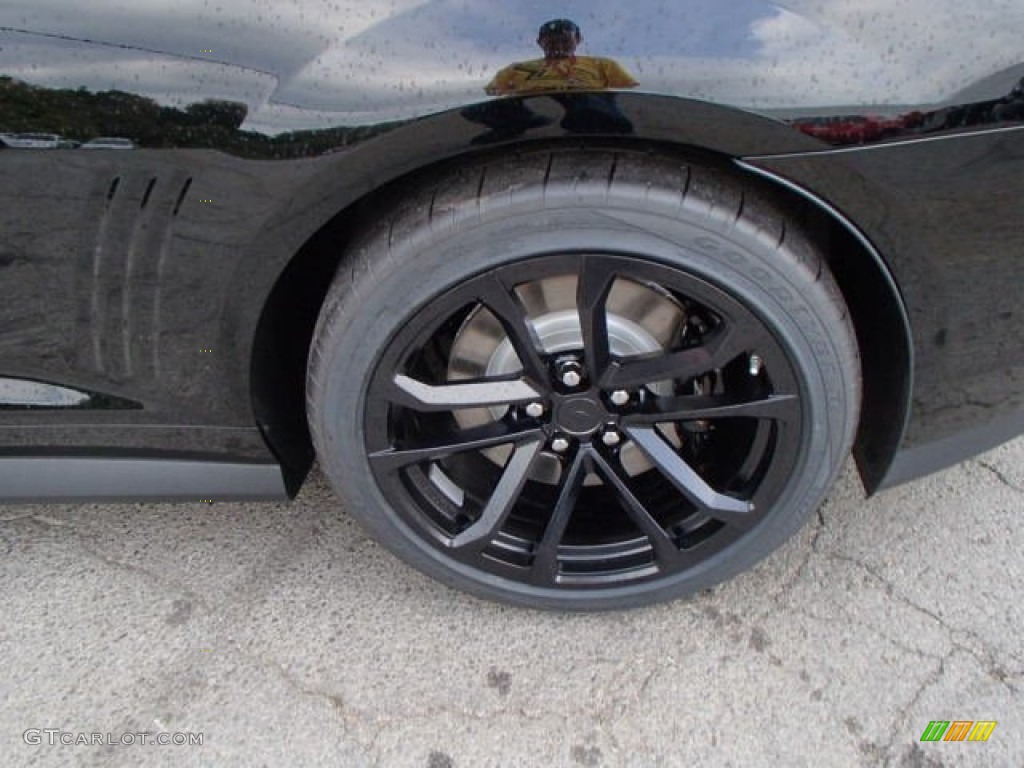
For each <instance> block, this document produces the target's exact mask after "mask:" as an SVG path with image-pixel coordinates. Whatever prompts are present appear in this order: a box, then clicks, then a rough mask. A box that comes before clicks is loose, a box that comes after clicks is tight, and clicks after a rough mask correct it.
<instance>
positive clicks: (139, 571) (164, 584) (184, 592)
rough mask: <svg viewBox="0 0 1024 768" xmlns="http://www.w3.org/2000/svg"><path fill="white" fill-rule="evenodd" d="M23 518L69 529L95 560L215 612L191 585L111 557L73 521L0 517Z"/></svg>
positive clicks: (35, 516) (31, 516) (19, 517)
mask: <svg viewBox="0 0 1024 768" xmlns="http://www.w3.org/2000/svg"><path fill="white" fill-rule="evenodd" d="M22 520H30V521H32V522H35V523H39V524H40V525H43V526H45V527H47V528H59V529H62V530H68V531H70V532H71V534H72V535H71V538H69V539H67V541H69V542H71V543H73V544H75V545H76V546H77V547H78V549H79V550H80V551H82V552H83V553H85V554H86V555H88V556H89V557H91V558H93V559H94V560H98V561H99V562H101V563H103V564H104V565H106V566H109V567H110V568H114V569H116V570H121V571H127V572H128V573H131V574H134V575H136V576H143V577H144V578H146V579H147V580H148V581H151V582H153V583H154V584H155V585H157V586H158V587H160V588H161V589H162V590H164V591H166V592H168V593H170V594H172V595H173V596H175V597H181V598H184V599H186V600H189V601H190V602H192V603H194V604H196V605H198V606H199V607H200V608H202V609H203V610H204V611H206V612H207V613H210V614H212V613H213V612H214V611H213V608H212V607H211V606H210V604H209V603H208V602H206V600H205V599H203V597H202V596H200V595H198V594H197V593H196V592H194V591H193V590H192V589H191V587H189V586H187V585H185V584H182V583H179V582H177V581H175V580H173V579H170V578H168V577H166V576H163V575H161V574H158V573H154V572H153V571H150V570H148V569H146V568H143V567H142V566H139V565H135V564H134V563H129V562H125V561H123V560H118V559H117V558H114V557H111V556H110V555H107V554H104V553H103V552H101V551H99V550H97V549H96V548H95V547H93V546H92V545H91V544H89V543H88V542H87V539H86V537H85V535H84V534H82V533H81V531H79V529H78V528H77V527H76V526H75V524H74V523H73V522H71V521H68V520H58V519H54V518H52V517H48V516H46V515H41V514H39V513H36V512H29V513H26V514H24V515H16V516H14V517H9V518H0V524H4V523H11V522H19V521H22ZM0 541H9V539H7V537H6V536H4V535H2V534H0ZM11 547H12V550H11V551H13V544H11ZM8 554H10V551H8Z"/></svg>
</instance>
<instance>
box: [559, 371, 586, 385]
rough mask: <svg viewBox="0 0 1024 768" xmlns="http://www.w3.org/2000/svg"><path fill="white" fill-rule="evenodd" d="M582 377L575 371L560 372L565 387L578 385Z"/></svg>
mask: <svg viewBox="0 0 1024 768" xmlns="http://www.w3.org/2000/svg"><path fill="white" fill-rule="evenodd" d="M581 381H583V379H582V378H581V377H580V375H579V374H578V373H576V371H566V372H565V373H563V374H562V383H563V384H565V386H567V387H578V386H579V385H580V382H581Z"/></svg>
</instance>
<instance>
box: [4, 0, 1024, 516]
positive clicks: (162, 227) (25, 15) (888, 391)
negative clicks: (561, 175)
mask: <svg viewBox="0 0 1024 768" xmlns="http://www.w3.org/2000/svg"><path fill="white" fill-rule="evenodd" d="M577 5H578V6H579V8H578V9H577V8H576V6H577ZM568 6H571V7H568V9H567V10H566V11H565V14H566V15H572V13H574V12H575V10H579V11H580V13H579V15H578V16H577V20H578V21H580V26H581V27H582V29H583V36H584V44H583V49H582V52H583V53H588V54H591V55H601V56H611V57H614V58H616V59H617V60H619V61H620V62H622V63H623V64H625V65H626V67H627V69H629V71H630V72H631V73H632V74H633V75H634V76H636V78H637V80H639V83H640V85H639V87H638V88H637V89H635V90H631V91H628V92H618V93H614V94H612V93H601V94H593V93H576V94H569V93H558V94H547V95H544V94H542V95H532V96H527V97H525V98H523V99H514V98H513V99H498V100H489V99H487V97H486V96H485V94H484V92H483V88H484V85H485V84H486V83H487V82H488V81H489V80H490V79H491V77H492V76H493V75H494V73H495V72H496V71H497V69H498V68H499V66H503V65H505V64H507V63H509V62H511V61H516V60H525V59H529V58H531V57H535V56H537V55H538V52H537V50H536V47H535V43H534V38H535V35H536V25H535V24H533V23H532V22H531V24H529V25H527V24H526V22H525V21H523V23H522V25H518V26H517V25H515V24H513V23H512V16H514V15H515V13H514V11H518V12H521V13H519V14H518V15H519V16H521V17H522V19H526V18H530V19H532V18H534V17H535V16H536V17H537V21H538V22H539V21H543V20H545V19H546V18H548V16H549V15H550V11H549V9H547V8H546V7H542V6H541V4H539V3H532V2H524V3H512V4H508V3H504V4H500V3H498V2H497V0H479V2H476V3H470V4H468V6H467V4H465V3H460V4H456V3H453V2H449V1H448V0H432V1H431V2H427V3H419V4H417V3H412V2H409V3H392V4H390V5H387V6H385V5H384V4H378V3H373V2H369V3H367V2H361V3H356V2H350V3H342V4H340V5H338V4H334V5H331V4H327V3H325V4H323V5H320V4H318V3H310V4H308V7H307V13H306V14H305V15H303V16H302V17H300V18H289V19H287V20H285V21H282V19H280V18H279V19H277V20H276V21H275V23H273V24H271V23H268V19H267V18H266V17H265V16H264V15H265V14H272V13H277V14H278V15H279V16H280V15H281V14H286V13H287V11H285V10H282V9H278V10H277V11H276V12H271V11H270V10H267V9H268V8H269V6H267V7H264V6H260V5H259V4H245V3H224V4H222V7H221V8H220V10H209V9H208V10H197V9H194V8H190V7H189V6H187V5H186V6H181V7H180V8H177V9H173V8H162V9H146V8H138V9H134V10H126V9H124V8H123V7H120V6H118V7H117V8H114V6H113V4H111V3H107V2H97V3H94V4H90V5H88V6H86V7H80V6H77V5H76V6H74V7H72V6H71V4H68V3H64V2H58V1H56V0H46V1H44V2H40V1H39V0H33V2H31V3H30V2H28V1H27V0H13V1H12V2H9V3H5V4H4V6H3V8H0V76H8V77H10V78H11V79H10V80H0V132H17V133H25V132H39V133H54V134H59V135H60V136H61V137H62V138H63V139H64V142H65V144H66V145H70V144H71V143H73V142H87V141H88V140H89V139H94V138H96V137H97V136H123V137H127V138H131V139H132V140H133V141H134V142H135V143H136V144H137V145H138V146H139V147H140V148H139V149H134V150H86V149H82V148H74V149H73V148H63V149H45V150H44V149H17V148H0V233H2V234H0V378H4V379H9V380H24V381H31V382H42V383H44V384H49V385H53V386H59V387H64V388H69V389H73V390H78V391H83V392H88V393H93V394H94V395H95V396H96V397H95V402H97V403H100V402H103V403H107V404H108V405H109V403H111V402H115V403H116V402H119V400H118V399H123V400H125V401H131V402H132V403H134V404H139V405H141V408H124V409H113V410H111V409H110V408H109V407H107V408H103V409H100V408H97V409H95V410H92V409H89V408H75V409H73V410H68V409H67V408H62V407H54V408H45V409H42V410H40V409H38V408H32V409H28V408H19V407H16V404H12V403H10V402H9V403H7V407H3V408H0V454H3V455H7V456H21V455H28V454H34V453H40V452H45V453H51V454H52V453H61V452H66V453H75V452H85V453H90V452H91V453H95V454H97V455H140V456H153V457H164V456H173V457H177V458H196V459H202V460H210V459H213V458H216V459H218V460H223V461H228V462H231V461H243V462H245V461H258V462H271V461H279V462H281V463H282V464H283V465H284V467H285V469H286V472H285V474H286V477H287V480H288V486H289V490H290V491H292V492H294V490H295V489H296V488H297V486H298V483H299V482H300V481H301V478H302V476H303V475H304V474H305V471H306V469H307V468H308V466H309V462H310V460H311V456H312V454H311V449H310V444H309V439H308V434H307V432H306V427H305V419H304V408H303V400H302V397H303V396H302V391H303V388H302V380H303V376H304V361H305V353H306V350H307V349H308V340H309V336H310V334H311V332H312V328H313V324H314V322H315V318H316V314H317V312H318V309H319V305H320V302H321V301H322V297H323V295H324V292H325V291H326V287H327V283H328V282H329V280H330V276H331V275H332V274H333V271H334V269H335V268H336V267H337V265H338V260H339V258H340V254H341V252H342V250H343V247H344V244H345V242H346V238H347V237H348V236H349V234H350V233H351V232H352V231H353V230H354V229H355V228H357V227H359V226H361V225H363V224H365V223H366V222H368V221H371V220H372V218H373V215H374V210H375V207H376V206H377V204H378V203H379V201H380V199H381V198H382V197H383V196H386V195H392V194H400V189H401V183H402V180H403V179H404V178H405V177H406V176H407V175H409V174H419V173H429V172H430V168H431V167H433V166H435V165H437V164H438V163H443V162H455V161H457V160H458V158H460V157H464V156H466V155H467V154H470V153H478V152H491V151H510V150H514V148H515V147H516V146H519V145H523V144H526V143H534V142H573V143H575V144H578V145H580V146H585V145H587V144H588V143H598V144H600V145H601V146H606V147H607V146H609V144H611V145H612V146H614V145H616V144H618V143H620V142H621V143H622V145H623V146H625V145H627V144H628V145H629V146H650V147H654V146H657V147H662V148H671V149H673V150H676V151H682V152H684V153H685V152H700V153H703V154H712V155H715V156H718V157H720V158H721V160H722V161H723V162H732V161H742V164H743V166H744V167H747V168H749V169H750V172H751V173H754V172H758V171H761V172H764V173H766V174H768V175H769V177H770V179H771V180H769V181H767V182H766V183H769V184H774V185H776V192H777V194H778V195H781V196H784V197H785V196H788V197H791V198H792V200H793V204H794V206H796V207H798V208H800V207H801V205H802V204H801V202H800V201H801V200H810V201H812V202H811V203H810V204H808V205H807V206H806V209H804V208H801V211H802V215H807V216H812V217H815V221H816V222H818V224H819V226H820V229H821V232H822V240H823V242H824V243H825V244H826V245H828V246H829V247H830V248H831V251H830V254H831V255H830V265H831V267H832V268H833V270H834V271H835V272H836V273H837V275H838V276H839V279H840V283H841V285H842V287H843V290H844V293H845V294H846V297H847V300H848V301H849V302H850V304H851V309H852V311H853V312H854V314H855V319H856V321H857V327H858V334H859V336H860V338H861V343H862V346H866V347H867V348H868V350H869V351H868V352H867V353H866V355H865V358H866V360H867V361H868V363H869V364H870V371H869V373H868V375H867V381H866V384H867V387H868V392H867V395H866V404H865V419H864V423H862V425H861V433H860V437H859V440H858V458H859V460H860V464H861V468H862V471H864V473H865V477H866V480H867V484H868V486H869V487H870V488H874V487H876V486H878V485H879V484H881V483H883V482H885V476H886V472H887V471H888V470H889V468H890V464H891V462H892V461H893V457H894V454H895V451H896V449H897V447H899V448H900V449H902V451H903V454H900V455H909V452H914V453H913V455H914V456H917V457H919V456H921V455H922V454H924V455H927V453H928V446H930V445H935V446H941V448H939V447H937V448H936V450H935V451H934V456H936V457H941V458H940V459H936V460H934V461H931V462H929V460H927V459H924V460H918V459H915V462H913V463H914V466H917V467H919V468H920V469H919V471H924V470H926V469H930V468H934V467H935V466H939V465H941V464H943V463H948V462H949V461H952V460H955V459H956V458H958V457H960V458H962V457H963V456H966V455H967V454H969V453H970V452H971V451H973V450H976V449H978V448H980V447H987V444H988V442H991V440H992V439H995V438H994V437H984V436H981V435H986V434H987V435H990V436H991V435H994V434H995V432H993V431H991V430H989V431H988V432H986V430H985V426H986V425H995V426H996V427H998V426H1000V425H1005V423H1007V422H1008V421H1010V420H1012V419H1015V418H1019V414H1020V413H1021V412H1022V411H1024V323H1022V322H1021V314H1020V307H1021V306H1022V305H1024V283H1022V282H1021V281H1020V275H1021V274H1022V273H1024V269H1022V268H1024V255H1022V254H1024V233H1022V231H1021V229H1020V227H1019V225H1018V224H1017V221H1018V219H1019V213H1020V210H1021V209H1020V203H1019V201H1020V199H1022V193H1024V173H1022V171H1024V129H1022V128H1020V127H1018V126H1019V124H1020V119H1021V117H1022V114H1021V111H1020V110H1019V109H1018V108H1017V103H1018V100H1017V99H1016V97H1015V96H1014V88H1015V86H1016V85H1017V83H1018V81H1019V80H1020V77H1021V75H1022V74H1024V66H1022V65H1019V64H1018V63H1017V62H1015V61H1014V60H1013V58H1012V56H1013V55H1014V51H1013V50H1010V47H1009V46H1006V50H1003V48H1001V47H1000V45H998V43H992V42H988V43H987V44H986V45H985V46H978V45H976V44H975V40H973V39H972V38H971V36H970V35H969V34H965V33H964V30H965V26H964V25H976V28H977V29H979V30H985V33H986V35H987V36H988V37H987V38H986V39H987V40H988V39H990V38H991V39H994V40H996V41H999V40H1001V39H1002V38H1001V36H1002V35H1003V34H1004V30H1013V29H1019V28H1020V25H1021V23H1024V8H1018V7H1017V5H1016V4H1012V3H1008V4H1005V5H1004V6H1003V7H1000V8H995V9H993V10H990V11H975V12H973V13H972V14H971V15H970V19H966V18H964V17H962V16H963V13H964V12H962V11H960V10H958V8H957V7H956V6H955V5H954V4H953V3H949V4H942V3H939V4H936V3H934V2H933V3H928V4H924V3H922V4H920V7H917V6H916V5H915V4H913V3H911V4H907V5H906V7H903V6H901V7H900V8H894V9H893V10H892V11H891V12H887V14H882V15H881V17H879V14H878V12H877V11H871V10H870V9H869V6H868V4H865V10H864V12H863V13H861V14H860V15H859V16H858V12H857V9H856V6H855V5H854V6H852V9H853V10H851V11H849V12H848V13H845V12H844V13H843V14H838V15H837V16H836V17H835V18H832V17H829V16H828V11H827V10H822V9H820V8H817V9H816V8H815V7H813V6H812V5H811V4H802V3H795V4H787V10H783V9H781V8H780V7H778V6H775V5H774V4H771V3H766V2H762V1H761V0H746V2H742V3H738V4H734V5H731V6H728V7H726V6H724V5H723V4H720V3H717V2H714V3H712V2H710V1H709V2H704V1H703V0H701V1H700V2H697V1H694V2H685V3H678V4H668V3H657V2H640V3H634V4H631V11H630V15H629V20H628V23H627V22H624V21H623V20H622V19H621V18H620V17H619V16H618V15H617V14H619V12H620V11H619V9H620V4H612V3H603V2H599V3H589V4H587V5H586V7H584V6H583V5H582V4H579V3H577V4H575V5H574V4H573V3H569V4H568ZM945 6H948V7H945ZM467 7H468V8H469V10H468V11H466V12H462V11H459V8H467ZM924 11H927V13H924ZM467 13H468V16H467V15H466V14H467ZM560 13H561V11H560ZM371 14H372V15H371ZM510 14H512V16H510ZM584 19H585V21H584ZM921 25H924V29H926V30H930V31H931V33H932V36H933V38H934V40H933V42H932V44H931V45H932V48H936V47H937V48H938V49H939V50H938V52H936V51H934V50H932V48H929V46H927V45H925V44H923V43H921V42H920V38H921V37H922V34H921V33H922V29H921ZM957 25H959V31H958V32H957V33H956V34H950V33H949V32H948V29H949V28H951V27H952V28H956V27H957ZM638 26H639V27H642V29H636V27H638ZM353 27H359V30H358V31H353ZM617 29H618V30H619V31H618V32H616V31H615V30H617ZM908 30H909V32H908ZM751 34H753V36H754V38H755V40H757V41H758V45H760V46H761V47H760V48H758V49H756V50H754V49H752V48H751V45H752V43H751V42H750V36H751ZM936 36H937V37H936ZM887 40H888V41H890V42H892V41H903V43H904V44H903V45H902V47H900V48H899V49H898V52H896V53H893V52H892V50H891V49H890V52H889V53H885V52H884V48H885V44H886V41H887ZM908 41H909V42H908ZM837 46H839V48H837ZM842 46H846V47H845V48H843V47H842ZM467 51H475V52H476V53H477V54H478V56H479V62H480V63H476V62H473V61H469V60H468V59H467V58H466V56H468V54H467V53H466V52H467ZM841 51H845V54H846V55H843V56H840V55H839V53H840V52H841ZM873 55H874V56H876V58H875V59H874V60H873V59H872V56H873ZM915 57H916V58H915ZM43 62H45V63H46V66H42V63H43ZM430 62H433V64H434V66H433V68H430V67H428V66H427V64H429V63H430ZM948 62H952V63H953V64H955V66H948V65H947V64H948ZM79 87H84V88H85V89H86V90H85V91H77V90H76V89H77V88H79ZM211 100H213V101H211ZM12 143H13V144H17V143H18V142H17V141H16V140H14V141H12ZM23 143H24V142H23ZM837 146H841V147H843V148H842V149H836V148H835V147H837ZM876 256H877V259H876ZM892 285H895V286H896V289H893V288H891V287H890V286H892ZM897 290H898V293H896V291H897ZM905 317H906V318H909V326H907V325H905V324H904V318H905ZM908 334H911V336H908ZM908 338H912V342H905V341H904V340H906V339H908ZM908 403H909V404H910V407H909V408H908V407H906V406H907V404H908ZM904 422H905V423H906V430H905V431H904V428H903V427H904ZM968 429H970V430H971V434H972V435H974V436H975V437H974V438H973V440H971V441H967V440H966V439H965V441H964V442H963V443H962V444H961V446H960V447H961V449H962V450H960V451H952V452H951V450H950V442H949V441H954V442H956V441H957V437H956V436H957V435H960V434H962V433H963V432H964V430H968ZM997 431H998V430H997ZM1003 432H1005V429H1004V430H1003ZM999 434H1002V432H1000V433H999ZM897 464H900V459H898V458H897ZM905 465H906V462H904V463H903V464H900V466H905ZM913 473H914V471H912V470H900V472H898V473H896V474H894V475H893V477H898V479H901V480H902V479H907V477H909V476H912V475H913ZM0 496H3V489H2V488H0Z"/></svg>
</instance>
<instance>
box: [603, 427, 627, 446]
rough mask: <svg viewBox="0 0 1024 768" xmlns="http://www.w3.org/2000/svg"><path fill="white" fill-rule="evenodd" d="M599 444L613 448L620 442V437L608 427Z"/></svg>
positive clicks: (612, 428)
mask: <svg viewBox="0 0 1024 768" xmlns="http://www.w3.org/2000/svg"><path fill="white" fill-rule="evenodd" d="M601 442H602V443H604V444H605V445H607V446H608V447H609V448H614V447H615V446H616V445H618V444H619V443H621V442H622V436H621V435H620V434H619V433H618V432H617V431H616V430H615V428H614V427H608V428H607V429H606V430H605V431H604V434H603V435H601Z"/></svg>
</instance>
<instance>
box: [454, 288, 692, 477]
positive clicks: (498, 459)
mask: <svg viewBox="0 0 1024 768" xmlns="http://www.w3.org/2000/svg"><path fill="white" fill-rule="evenodd" d="M576 283H577V279H576V276H575V275H565V276H561V277H555V278H547V279H544V280H537V281H534V282H530V283H525V284H523V285H520V286H518V287H517V288H516V293H517V294H518V295H519V299H520V301H521V302H522V304H523V307H524V309H525V310H526V315H527V318H528V320H529V322H530V325H531V326H532V329H533V332H534V334H535V336H536V338H537V339H538V341H539V342H540V345H541V347H542V349H543V350H544V352H545V354H547V355H558V354H563V353H570V352H579V351H580V350H582V349H583V331H582V329H581V326H580V318H579V312H578V310H577V308H576ZM605 315H606V317H605V322H606V325H607V329H608V340H609V349H610V351H611V354H612V355H614V356H616V357H619V358H625V357H631V356H635V355H644V354H649V353H652V352H661V351H664V350H666V349H669V348H671V347H672V345H673V343H675V342H677V340H678V339H679V334H680V331H681V329H682V328H683V327H684V325H685V323H686V320H687V314H686V310H685V308H684V307H683V306H682V305H681V304H680V303H679V302H678V301H677V300H676V299H675V298H674V297H672V296H671V295H670V294H668V293H667V292H665V291H663V290H661V289H660V288H659V287H658V286H653V285H643V284H640V283H637V282H634V281H632V280H624V279H621V278H620V279H617V280H616V281H615V283H614V284H613V286H612V288H611V290H610V291H609V294H608V298H607V301H606V303H605ZM520 370H522V364H521V363H520V361H519V357H518V356H517V355H516V352H515V349H514V348H513V346H512V343H511V342H510V341H509V339H508V337H507V335H506V333H505V330H504V328H503V327H502V325H501V323H499V322H498V320H497V319H496V318H495V317H494V315H493V314H492V313H491V312H490V311H489V310H488V309H487V308H486V307H483V306H479V307H476V308H475V309H473V310H472V311H471V312H470V314H469V315H468V316H467V317H466V319H465V320H464V321H463V323H462V325H461V327H460V328H459V330H458V332H457V333H456V335H455V339H454V342H453V344H452V347H451V353H450V355H449V358H448V372H447V377H448V380H449V381H457V380H464V379H483V378H488V377H497V376H505V375H508V374H514V373H516V372H517V371H520ZM646 388H647V389H649V390H650V391H651V392H653V393H655V394H658V395H671V394H672V388H673V384H672V382H671V381H662V382H649V383H648V384H647V385H646ZM506 411H507V407H506V406H494V407H491V408H468V409H460V410H457V411H455V412H454V417H455V420H456V421H457V422H458V424H459V426H460V427H462V428H463V429H469V428H471V427H479V426H482V425H484V424H488V423H490V422H493V421H497V420H499V419H501V418H503V417H504V416H505V413H506ZM666 436H667V437H668V438H669V439H670V440H673V442H676V441H677V438H674V437H673V436H672V435H666ZM511 450H512V449H511V447H510V446H507V445H505V446H498V447H494V448H488V449H485V450H483V451H482V453H483V455H485V456H486V457H487V458H488V459H490V460H491V461H493V462H494V463H495V464H498V465H499V466H503V465H504V464H505V462H506V461H507V460H508V457H509V455H510V452H511ZM619 458H620V461H621V463H622V465H623V467H624V468H625V470H626V472H627V473H628V474H630V475H638V474H640V473H642V472H645V471H647V470H648V469H650V468H651V464H650V462H649V461H648V460H647V458H646V456H644V455H643V453H642V452H641V451H640V450H639V449H638V448H637V447H636V446H635V445H634V444H633V443H632V442H629V441H627V442H625V443H623V444H622V447H621V449H620V452H619ZM561 470H562V462H561V460H560V459H559V457H558V456H557V455H555V454H553V453H549V452H542V453H541V454H540V455H539V456H538V457H537V460H536V461H535V462H534V465H533V469H532V472H531V479H533V480H536V481H538V482H543V483H548V484H555V483H557V482H558V481H559V478H560V476H561ZM586 482H587V484H590V485H598V484H600V482H601V481H600V480H599V479H598V478H597V477H595V476H590V477H588V478H587V481H586Z"/></svg>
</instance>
